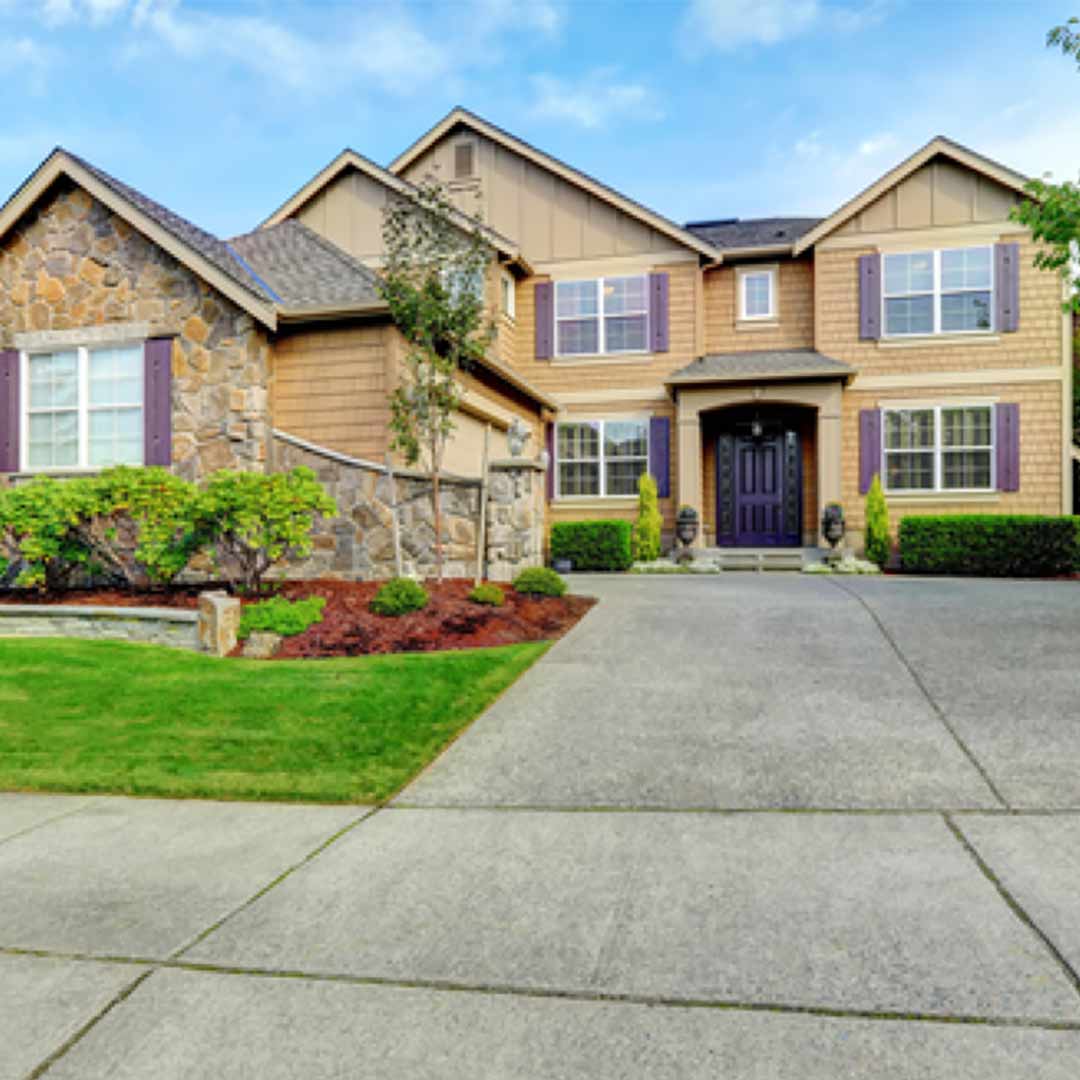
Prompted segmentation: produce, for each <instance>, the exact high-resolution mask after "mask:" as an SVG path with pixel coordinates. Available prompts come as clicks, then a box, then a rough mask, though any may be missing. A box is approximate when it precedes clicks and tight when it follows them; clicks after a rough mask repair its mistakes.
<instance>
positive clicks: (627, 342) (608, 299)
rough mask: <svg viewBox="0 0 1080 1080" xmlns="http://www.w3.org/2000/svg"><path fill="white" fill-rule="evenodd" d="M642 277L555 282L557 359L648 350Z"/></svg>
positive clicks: (646, 295)
mask: <svg viewBox="0 0 1080 1080" xmlns="http://www.w3.org/2000/svg"><path fill="white" fill-rule="evenodd" d="M648 341H649V289H648V278H647V276H646V275H645V274H639V275H635V276H633V277H610V278H598V279H594V280H591V281H558V282H556V283H555V355H556V356H591V355H602V354H606V353H632V352H646V351H648Z"/></svg>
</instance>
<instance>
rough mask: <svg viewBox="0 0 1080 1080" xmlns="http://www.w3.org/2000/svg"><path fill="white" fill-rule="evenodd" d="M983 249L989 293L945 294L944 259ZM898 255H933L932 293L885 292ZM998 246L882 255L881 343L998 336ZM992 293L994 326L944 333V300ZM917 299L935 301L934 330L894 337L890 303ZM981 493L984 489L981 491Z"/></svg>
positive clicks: (965, 290)
mask: <svg viewBox="0 0 1080 1080" xmlns="http://www.w3.org/2000/svg"><path fill="white" fill-rule="evenodd" d="M977 249H981V250H983V251H986V252H988V253H989V255H990V286H989V290H987V289H985V288H974V287H965V288H963V289H948V290H945V289H943V288H942V287H941V256H942V255H944V254H945V253H946V252H951V251H974V250H977ZM896 255H930V256H931V257H932V260H933V278H934V279H933V283H932V287H931V289H930V291H929V292H910V293H889V292H888V291H887V290H886V288H885V282H886V280H887V277H888V276H887V274H886V272H885V260H886V259H888V258H890V257H891V256H896ZM994 262H995V260H994V245H993V244H956V245H952V246H950V247H943V248H926V247H921V248H912V249H911V250H910V251H883V252H881V340H882V341H904V340H910V339H912V338H929V337H944V338H951V337H986V336H988V335H992V334H995V333H997V329H998V328H997V324H996V323H997V320H996V315H997V312H996V307H997V305H996V303H995V298H996V295H997V279H996V267H995V266H994ZM987 291H989V293H990V325H989V326H987V327H983V328H976V329H974V330H943V329H942V327H941V300H942V297H943V296H955V295H958V294H960V293H970V292H987ZM914 296H929V297H930V299H931V311H932V314H933V319H934V324H933V329H931V330H913V331H909V332H907V333H900V334H897V333H890V332H889V324H888V320H887V310H888V301H889V300H898V299H903V298H905V297H914ZM979 490H981V489H979Z"/></svg>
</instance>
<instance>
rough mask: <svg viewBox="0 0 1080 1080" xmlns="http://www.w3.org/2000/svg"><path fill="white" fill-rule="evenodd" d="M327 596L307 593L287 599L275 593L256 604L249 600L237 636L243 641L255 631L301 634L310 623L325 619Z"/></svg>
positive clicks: (241, 614) (289, 634) (290, 635)
mask: <svg viewBox="0 0 1080 1080" xmlns="http://www.w3.org/2000/svg"><path fill="white" fill-rule="evenodd" d="M325 607H326V600H325V598H324V597H322V596H308V597H305V598H304V599H303V600H286V599H285V597H284V596H273V597H271V598H270V599H269V600H260V601H259V602H258V603H257V604H246V605H245V606H244V610H243V611H242V612H241V613H240V629H239V630H238V631H237V635H236V636H237V637H239V638H240V640H241V641H243V640H244V639H245V638H248V637H250V636H251V635H252V634H253V633H255V632H256V631H260V630H261V631H266V632H267V633H270V634H280V635H281V636H282V637H292V636H293V635H295V634H302V633H303V632H304V631H305V630H306V629H307V628H308V627H309V626H314V625H315V623H317V622H322V617H323V608H325Z"/></svg>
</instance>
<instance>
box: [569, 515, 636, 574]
mask: <svg viewBox="0 0 1080 1080" xmlns="http://www.w3.org/2000/svg"><path fill="white" fill-rule="evenodd" d="M632 532H633V529H632V527H631V525H630V522H629V521H618V520H613V521H560V522H557V523H556V524H554V525H552V526H551V557H552V558H553V559H569V560H570V561H571V562H572V563H573V564H574V569H575V570H628V569H629V568H630V567H631V566H632V565H633V562H634V554H633V547H632V543H631V534H632Z"/></svg>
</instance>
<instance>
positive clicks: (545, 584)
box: [513, 522, 626, 596]
mask: <svg viewBox="0 0 1080 1080" xmlns="http://www.w3.org/2000/svg"><path fill="white" fill-rule="evenodd" d="M623 524H626V523H625V522H623ZM513 584H514V592H519V593H528V595H529V596H562V595H563V593H565V592H566V582H565V581H563V579H562V578H561V577H559V575H558V574H556V573H555V571H554V570H549V569H548V568H547V567H546V566H530V567H528V568H527V569H525V570H522V571H521V573H520V574H518V576H517V577H516V578H514V582H513Z"/></svg>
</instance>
